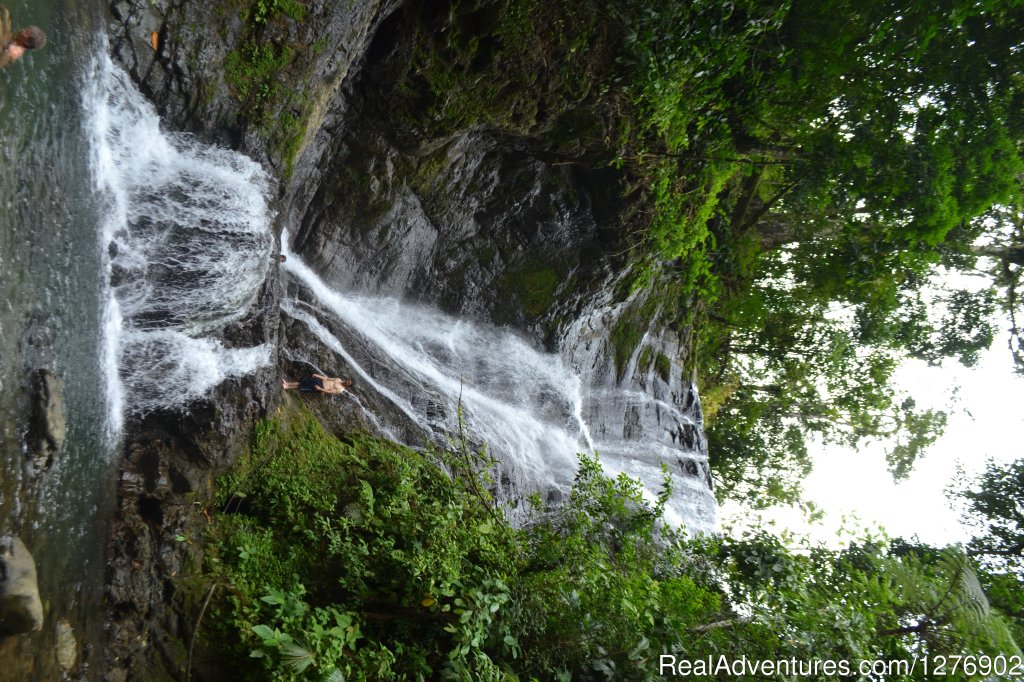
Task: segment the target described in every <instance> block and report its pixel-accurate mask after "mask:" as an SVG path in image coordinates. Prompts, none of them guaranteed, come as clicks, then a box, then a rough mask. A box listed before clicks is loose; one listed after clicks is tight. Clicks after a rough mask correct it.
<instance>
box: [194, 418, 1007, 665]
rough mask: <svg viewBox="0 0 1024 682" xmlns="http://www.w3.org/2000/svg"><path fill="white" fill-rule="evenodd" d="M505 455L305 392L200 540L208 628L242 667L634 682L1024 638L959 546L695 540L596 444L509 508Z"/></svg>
mask: <svg viewBox="0 0 1024 682" xmlns="http://www.w3.org/2000/svg"><path fill="white" fill-rule="evenodd" d="M492 464H493V462H491V461H490V460H489V459H488V458H487V457H486V456H484V455H482V454H480V453H473V452H471V451H469V450H468V449H467V448H466V447H465V446H464V445H460V444H458V443H456V444H454V445H453V447H452V448H451V449H450V450H446V451H443V452H442V451H438V452H437V453H435V454H432V455H423V454H421V453H417V452H414V451H412V450H409V449H407V448H404V447H401V446H398V445H395V444H392V443H388V442H386V441H380V440H376V439H372V438H368V437H365V436H347V437H345V438H343V439H340V440H339V439H336V438H334V437H333V436H330V435H329V434H327V433H326V432H324V431H323V429H322V428H321V426H320V425H319V424H318V423H317V422H316V420H315V419H313V418H312V416H311V415H309V414H308V413H306V412H294V413H291V414H290V415H284V416H283V417H282V419H281V421H276V422H265V423H263V424H261V425H260V426H259V428H258V429H257V432H256V436H255V443H254V447H253V450H252V454H251V456H249V457H248V458H246V459H244V460H243V461H241V462H240V463H239V465H238V467H237V468H236V470H235V471H234V472H233V473H232V474H231V475H229V476H228V477H226V478H225V479H223V480H222V481H221V483H220V486H219V490H220V498H219V501H218V507H219V508H220V510H221V511H220V512H219V513H217V514H216V516H215V519H214V521H215V523H214V526H213V529H212V537H211V542H212V547H211V550H212V551H211V552H209V556H208V559H207V568H206V575H207V579H208V580H209V581H210V582H211V583H212V584H214V585H217V586H219V593H218V594H219V596H218V597H217V599H216V601H215V602H214V606H213V609H214V611H215V613H213V615H212V617H208V618H207V620H206V622H207V623H211V625H208V626H204V627H209V628H215V629H216V631H215V632H210V633H207V635H206V638H207V640H208V641H210V643H209V646H211V647H213V648H214V649H216V651H217V653H218V656H217V658H218V659H219V660H221V661H222V662H223V663H224V664H225V665H227V666H230V669H231V672H232V679H250V680H306V679H308V680H321V679H329V680H343V679H344V680H361V679H410V680H413V679H438V678H444V679H463V680H479V679H491V680H500V679H506V680H516V679H522V680H528V679H541V680H547V679H638V680H639V679H657V678H659V677H660V676H661V674H662V673H663V672H664V670H662V669H661V668H660V667H659V666H660V664H661V663H662V659H661V657H662V655H665V656H674V657H676V659H677V660H682V659H686V660H701V659H705V658H706V657H708V656H711V657H714V658H716V659H717V657H719V656H721V655H724V656H726V658H727V659H734V658H736V656H737V655H738V654H740V653H741V654H744V655H746V656H747V657H748V658H749V659H751V660H781V659H790V658H796V659H799V660H822V659H833V660H848V661H850V662H851V665H857V663H858V662H859V661H860V660H870V659H876V658H886V659H890V660H897V661H900V660H902V661H909V660H910V658H911V657H913V656H915V655H922V654H924V653H930V654H938V653H946V654H958V653H973V654H982V653H987V654H997V653H1000V652H1002V653H1013V652H1016V651H1018V650H1017V648H1016V644H1015V643H1014V641H1013V638H1012V635H1011V633H1010V630H1009V628H1008V626H1007V624H1006V621H1005V620H1004V618H1003V616H1002V615H1000V614H999V613H998V612H997V610H996V609H994V608H992V607H991V606H990V604H989V600H988V598H987V596H986V593H985V591H984V590H983V589H982V585H983V584H984V585H986V586H990V585H995V583H994V582H993V580H992V579H990V578H988V574H987V573H984V572H982V573H981V575H982V576H983V581H982V582H979V578H978V577H977V574H976V572H975V568H974V565H973V564H972V562H971V561H970V560H969V558H968V557H967V556H966V555H964V554H963V552H961V551H960V550H958V549H955V548H948V549H944V550H935V549H931V548H921V547H913V546H909V545H906V544H901V543H897V544H894V545H893V546H892V547H886V546H885V545H881V544H878V543H864V544H861V545H853V546H851V547H849V548H848V549H846V550H843V551H839V552H836V551H830V550H826V549H823V548H820V547H809V546H797V547H796V548H794V549H790V548H788V547H786V546H784V545H783V544H782V543H781V542H780V541H779V540H778V539H776V538H773V537H771V536H769V535H764V534H760V535H753V536H749V537H744V538H739V539H729V538H699V539H687V538H685V537H684V536H681V535H679V534H678V533H677V532H675V531H673V530H672V529H670V528H668V527H666V526H664V525H663V523H662V522H661V505H662V504H663V503H664V501H665V499H667V495H669V494H671V493H670V491H669V490H668V489H666V490H665V491H664V492H663V495H662V497H661V498H660V500H659V501H658V503H657V504H656V505H655V506H654V507H651V506H650V505H649V504H647V503H645V502H644V501H643V498H642V496H641V494H640V489H639V487H638V484H637V483H636V482H634V481H631V480H630V479H628V478H625V477H620V478H618V479H610V478H608V477H606V476H604V475H603V473H602V472H601V467H600V465H599V463H598V461H597V460H596V459H594V458H590V457H581V460H580V469H579V473H578V475H577V477H576V480H575V483H574V485H573V488H572V491H571V494H570V495H569V497H568V499H567V500H565V501H564V502H562V503H561V504H559V505H557V506H547V505H544V504H542V503H541V502H540V501H539V500H538V499H533V500H531V501H529V503H528V504H527V505H526V507H527V508H526V511H525V513H526V516H525V517H522V516H520V519H521V520H522V521H523V523H522V524H521V525H518V524H517V525H515V526H514V525H511V524H510V523H509V522H508V521H507V519H506V516H505V513H506V511H508V510H506V509H502V508H500V507H498V506H497V505H496V502H495V500H494V499H493V498H492V497H491V496H490V494H489V493H488V492H487V486H488V485H489V477H488V471H489V467H490V466H491V465H492ZM442 467H443V468H442ZM446 472H447V473H446ZM521 513H522V511H521V512H520V514H521ZM1005 592H1006V594H1007V595H1010V597H1007V596H1000V598H1001V599H1003V602H1004V603H1007V604H1009V603H1011V602H1008V601H1007V599H1009V598H1011V597H1012V598H1017V599H1019V592H1020V590H1019V587H1018V588H1015V589H1014V588H1006V589H1005ZM734 654H735V655H734ZM740 679H749V678H748V677H741V678H740ZM901 679H925V678H924V677H921V676H920V675H917V676H914V677H906V678H901Z"/></svg>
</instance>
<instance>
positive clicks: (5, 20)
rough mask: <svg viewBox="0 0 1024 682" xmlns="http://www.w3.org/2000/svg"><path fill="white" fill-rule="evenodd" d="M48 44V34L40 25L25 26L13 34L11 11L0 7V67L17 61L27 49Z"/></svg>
mask: <svg viewBox="0 0 1024 682" xmlns="http://www.w3.org/2000/svg"><path fill="white" fill-rule="evenodd" d="M43 45H46V34H45V33H43V32H42V31H41V30H40V29H39V27H38V26H29V27H28V28H23V29H21V30H20V31H18V32H17V33H15V34H14V35H11V13H10V12H8V11H7V8H6V7H0V68H3V67H5V66H7V65H8V64H10V63H11V62H13V61H16V60H18V59H20V58H21V56H22V55H23V54H25V50H36V49H39V48H40V47H42V46H43Z"/></svg>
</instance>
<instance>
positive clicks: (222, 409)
mask: <svg viewBox="0 0 1024 682" xmlns="http://www.w3.org/2000/svg"><path fill="white" fill-rule="evenodd" d="M414 5H415V4H414ZM496 7H497V5H494V4H493V3H480V4H474V3H460V2H453V3H450V4H446V3H439V4H437V6H434V4H431V7H430V8H425V7H419V6H403V5H401V3H400V2H398V1H397V0H353V2H348V3H332V2H327V1H326V0H310V1H309V2H307V3H305V4H300V3H297V2H287V1H284V0H277V1H275V2H264V1H263V0H258V1H257V2H235V3H227V4H217V3H190V2H176V1H172V0H157V1H155V2H154V1H153V0H118V1H117V2H114V3H113V4H112V17H113V19H112V21H111V24H110V36H111V38H110V42H111V49H112V52H113V54H114V55H115V57H116V59H117V60H118V61H120V62H121V63H122V64H123V65H124V66H125V67H126V68H127V69H128V70H129V72H130V73H131V75H132V77H133V78H134V79H135V80H136V81H137V82H138V84H139V86H140V88H141V89H142V90H143V92H144V93H146V94H147V96H148V97H150V98H151V99H152V101H153V102H154V103H155V104H156V105H157V107H158V109H159V111H160V113H161V116H162V117H163V118H164V120H165V121H166V123H167V125H169V126H172V127H174V128H178V129H182V130H187V131H191V132H193V133H194V134H196V135H197V136H199V137H200V138H202V139H204V140H207V141H209V142H212V143H216V144H221V145H227V146H231V147H234V148H237V149H239V150H241V151H243V152H245V153H246V154H248V155H249V156H251V157H252V158H254V159H256V160H258V161H260V162H261V163H263V164H264V165H265V166H266V167H268V168H269V169H271V170H272V171H273V172H274V174H275V176H276V178H277V180H278V184H277V186H276V188H275V190H274V191H275V192H276V197H275V208H276V211H277V232H278V234H280V233H281V231H282V230H284V229H287V230H288V231H289V232H290V234H291V235H293V236H294V240H293V244H292V249H293V250H294V252H295V253H296V254H298V255H300V256H301V258H302V259H303V261H305V262H307V263H309V264H311V266H312V267H313V268H314V269H315V270H316V271H317V272H318V274H319V275H320V276H321V277H322V278H323V279H324V281H326V282H327V283H329V284H330V285H331V286H332V287H334V288H336V289H338V290H341V291H356V292H363V293H368V294H374V295H381V296H393V297H399V298H405V299H411V300H415V301H417V302H421V303H425V304H429V305H433V306H438V307H440V308H441V309H443V310H444V311H446V312H448V313H452V314H455V315H458V316H460V317H463V318H468V319H472V320H475V321H479V322H484V323H487V324H492V325H497V326H504V327H509V328H512V329H515V330H517V331H518V332H519V333H521V334H523V335H525V336H526V337H527V338H528V339H530V340H531V342H532V343H533V344H535V345H536V346H538V347H543V348H545V349H547V350H549V351H552V352H558V353H561V354H562V357H563V358H564V359H565V361H566V362H567V363H568V364H569V365H571V366H572V368H573V369H574V370H576V371H577V372H578V373H580V374H581V376H583V377H584V382H585V384H586V386H585V389H586V390H585V393H586V394H587V396H588V398H587V401H586V404H585V405H584V408H583V409H584V411H585V413H586V417H587V418H588V421H590V423H592V424H593V425H595V429H596V430H597V431H598V432H599V434H598V435H600V434H605V433H607V434H614V436H615V438H616V439H621V440H623V441H626V442H640V441H641V440H644V439H646V440H648V441H651V442H654V443H656V444H657V445H658V446H659V447H660V446H664V448H665V449H666V450H665V451H666V452H669V453H677V454H676V455H670V456H669V457H668V460H669V463H670V464H672V465H673V466H674V468H675V470H676V472H677V473H678V474H680V475H681V476H682V477H684V478H685V479H686V480H687V481H689V482H691V484H690V486H689V488H688V489H687V490H688V492H686V493H685V494H687V495H691V496H692V497H693V498H694V504H693V509H694V512H693V513H694V514H696V515H697V516H698V517H699V516H701V515H703V517H702V518H701V519H700V521H701V523H703V524H705V525H708V524H711V525H713V523H714V518H713V517H714V509H713V503H709V502H708V499H709V498H710V493H709V490H710V475H709V472H708V470H707V463H706V462H707V458H706V454H705V442H704V437H703V433H702V431H701V421H702V420H701V412H700V405H699V400H698V399H697V395H696V390H695V388H694V387H693V385H692V384H691V383H690V382H689V380H688V377H687V376H685V375H684V371H683V369H682V365H681V363H682V359H683V357H684V355H685V350H686V347H687V344H688V343H689V339H688V334H687V331H686V330H673V329H667V328H651V327H652V323H653V321H654V320H655V319H656V317H657V306H656V304H654V303H652V302H651V301H649V300H648V297H647V296H646V295H645V294H644V293H643V291H640V292H637V291H636V290H635V282H634V281H633V280H632V279H630V277H629V276H628V275H629V272H630V264H629V261H628V257H627V256H626V255H625V254H627V253H628V252H629V249H630V246H631V240H632V239H633V237H632V235H631V228H630V226H631V224H632V222H633V221H635V220H636V219H637V218H636V215H635V210H636V206H635V201H633V197H632V192H633V190H632V188H631V185H630V179H629V178H628V177H625V176H624V175H623V174H622V173H620V172H618V171H616V170H614V169H612V168H611V167H610V166H609V165H608V163H607V162H608V161H609V159H607V158H603V157H601V155H600V154H595V152H594V150H593V149H592V148H590V147H588V145H587V143H586V140H585V139H584V138H583V136H581V135H579V134H578V131H579V130H582V129H584V128H585V129H587V130H588V131H589V132H588V137H594V136H596V137H600V128H601V126H602V121H601V117H600V116H599V115H597V114H595V110H594V108H593V106H592V105H593V97H592V96H591V95H589V94H587V93H583V92H581V93H577V94H574V95H573V96H566V95H565V94H564V93H565V92H566V91H569V90H571V89H572V88H571V87H570V85H569V84H566V83H563V82H561V81H560V80H559V78H558V77H557V76H556V75H552V74H557V73H558V70H557V68H556V66H554V65H552V66H551V67H550V69H549V72H544V71H543V70H540V71H539V72H538V73H540V77H538V78H537V79H536V80H535V81H534V82H533V83H532V86H531V87H532V88H533V89H532V91H531V90H529V89H527V91H518V90H516V91H514V92H513V91H512V90H511V87H512V85H513V82H512V80H510V81H509V82H507V83H505V84H504V85H501V86H500V87H497V88H496V89H495V90H494V91H493V92H492V95H491V100H490V101H487V102H484V103H483V105H481V106H480V107H476V108H474V104H473V102H472V101H469V100H465V99H463V100H459V98H458V97H456V96H455V95H454V94H453V95H452V96H451V97H447V96H445V95H444V90H443V87H442V86H443V84H444V83H445V82H446V81H445V79H446V78H448V77H449V76H450V75H451V74H450V73H449V71H451V69H455V71H456V72H458V73H460V74H462V75H461V76H459V78H466V77H472V78H475V79H476V82H480V80H481V79H484V78H492V79H493V78H496V75H495V74H500V73H502V72H503V71H508V70H515V69H519V72H522V65H521V64H515V65H512V64H506V63H504V62H503V59H505V58H506V57H503V54H504V53H503V52H502V50H501V49H500V45H499V44H498V41H497V40H496V39H495V38H494V36H493V35H492V34H494V33H495V32H499V31H507V30H508V27H504V28H502V26H503V25H502V24H501V21H502V19H500V18H499V17H498V15H497V13H496V12H497V10H496ZM437 35H449V36H451V35H457V36H458V37H457V40H456V42H457V43H458V45H461V46H462V48H464V49H462V48H459V49H461V51H459V52H458V54H455V55H454V56H452V59H451V61H450V63H448V64H447V65H445V64H443V63H439V61H438V60H439V58H440V59H442V61H443V59H444V51H445V50H451V49H456V48H458V45H456V48H453V47H452V44H450V43H449V44H447V45H446V46H443V47H442V46H439V45H438V44H435V43H434V42H432V41H433V38H432V36H437ZM506 40H507V36H506ZM439 55H440V57H439ZM547 61H548V59H547V57H546V56H545V55H537V56H536V63H537V64H544V63H547ZM545 74H546V75H545ZM452 88H453V89H454V90H457V89H458V83H452ZM506 101H507V106H505V104H504V102H506ZM278 274H279V273H278V272H277V271H276V269H275V270H274V271H273V273H272V275H271V277H270V279H269V280H268V281H267V282H266V284H265V286H264V289H263V292H262V294H261V297H260V300H259V302H258V303H257V305H256V306H255V307H254V309H253V311H252V313H251V314H250V316H249V317H248V318H247V319H246V320H244V321H243V322H241V323H239V324H238V325H236V326H235V327H234V328H233V329H232V330H231V331H230V332H229V334H228V338H227V339H226V341H227V342H228V343H231V342H232V337H233V338H234V341H236V342H238V343H240V344H243V345H253V344H256V343H263V342H267V341H269V342H272V343H275V344H277V345H278V347H279V348H282V349H283V353H282V358H281V363H280V365H281V366H283V367H284V368H285V370H286V371H289V372H291V371H297V370H298V369H300V368H299V367H297V366H295V365H294V364H290V363H289V361H288V358H290V357H292V355H291V354H290V353H289V352H288V351H289V349H302V351H303V353H304V356H305V357H306V358H307V359H312V360H314V361H316V362H317V363H319V365H320V366H331V367H336V368H340V369H341V370H344V368H345V367H346V361H345V359H344V358H342V357H340V356H339V355H338V354H337V353H334V352H332V351H331V350H330V349H329V348H325V347H324V346H323V345H322V344H319V343H317V341H316V339H314V338H312V337H311V336H310V335H309V332H308V330H307V329H306V328H305V327H304V326H303V325H301V324H297V323H296V322H295V321H294V320H292V319H290V318H288V317H287V316H285V317H284V318H283V319H282V318H279V316H278V312H277V311H278V302H279V300H280V297H281V295H282V291H281V286H280V279H279V277H278ZM292 293H293V295H295V296H296V297H299V298H301V297H302V296H303V295H304V294H303V293H302V292H301V291H300V290H298V288H297V289H296V291H295V292H292ZM311 303H314V302H312V301H311ZM339 333H343V330H342V331H339ZM277 371H278V369H277V368H273V369H269V370H267V371H264V372H262V373H259V374H258V375H256V376H253V377H249V378H246V379H244V380H231V381H229V382H227V383H225V384H224V385H222V386H220V387H219V388H218V390H217V391H216V394H215V395H214V396H211V397H210V399H209V400H207V401H204V402H203V403H201V404H197V405H193V406H192V407H191V409H190V410H189V411H188V412H187V414H153V415H150V416H149V417H147V418H145V419H144V420H142V421H137V422H136V423H133V424H129V425H128V427H127V433H128V434H129V435H128V438H127V442H126V445H125V448H124V461H123V464H122V473H121V476H120V483H119V510H118V513H117V518H116V520H115V523H114V526H113V529H112V532H111V540H110V550H109V552H110V569H109V577H108V602H109V603H108V606H109V614H108V618H109V619H110V628H109V633H110V638H109V641H108V645H107V658H106V664H105V669H106V671H107V672H105V679H111V680H121V679H146V680H159V679H178V678H180V677H181V676H182V674H183V671H184V670H185V669H186V668H187V667H188V666H189V664H190V652H189V651H188V644H187V642H188V641H189V637H190V633H191V631H192V629H193V625H194V623H193V621H192V619H193V618H194V617H195V615H196V613H197V612H198V610H199V609H198V607H199V604H197V603H189V604H185V603H184V601H183V600H185V599H186V598H189V597H188V591H187V590H182V589H181V585H180V584H179V582H178V576H180V575H181V574H182V573H183V572H185V571H186V570H187V567H188V565H189V562H192V561H196V560H198V556H197V552H198V549H197V548H198V546H199V543H198V542H197V543H195V544H192V541H193V540H198V536H199V534H200V533H201V529H202V525H203V523H205V521H204V518H203V516H202V514H201V509H202V507H201V505H195V504H193V502H195V501H197V500H202V499H204V496H205V493H206V492H208V491H209V489H210V486H211V484H212V479H213V477H214V476H215V475H216V474H218V473H220V472H222V471H223V470H224V469H225V467H227V466H228V465H229V464H230V462H231V461H232V460H233V458H234V457H235V456H236V455H237V453H238V452H239V451H240V450H241V449H243V448H245V447H246V443H247V437H248V433H249V432H250V427H251V425H252V423H253V421H254V420H255V419H257V418H258V417H259V416H261V415H263V414H265V413H266V412H267V411H268V410H269V409H271V408H272V407H273V405H274V403H275V395H276V385H277V383H276V382H277V379H278V377H277ZM370 393H371V392H370V391H367V399H366V403H364V405H363V409H361V408H360V407H359V406H358V405H356V404H354V403H352V404H346V405H347V408H346V409H345V410H343V411H341V412H339V411H337V410H335V411H334V412H332V413H331V414H330V415H328V414H323V415H322V416H323V417H324V418H325V420H327V421H330V422H331V423H332V425H333V426H334V428H336V429H344V428H353V427H356V428H371V429H372V428H375V426H374V424H379V415H378V417H374V418H372V419H370V418H369V417H368V414H367V412H376V411H377V410H380V411H381V412H384V413H386V406H385V405H384V403H385V402H386V401H385V400H383V399H382V398H380V396H376V397H374V396H372V395H370ZM367 408H368V409H367ZM364 410H366V411H364ZM384 418H385V419H387V417H384ZM391 421H392V424H391V425H390V428H389V429H388V432H390V433H397V434H400V435H401V436H402V437H403V438H404V439H406V440H408V441H410V442H415V441H416V440H417V439H421V438H422V437H423V434H422V433H418V432H416V429H415V428H413V427H411V426H410V425H408V424H401V423H399V422H401V419H400V417H399V416H395V418H394V419H392V420H391ZM673 459H674V461H672V460H673ZM192 592H193V593H194V592H195V590H193V591H192ZM191 598H192V599H193V600H194V599H195V597H194V595H193V596H192V597H191ZM186 613H187V615H186Z"/></svg>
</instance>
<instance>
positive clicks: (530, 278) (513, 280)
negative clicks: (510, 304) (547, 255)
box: [505, 267, 559, 317]
mask: <svg viewBox="0 0 1024 682" xmlns="http://www.w3.org/2000/svg"><path fill="white" fill-rule="evenodd" d="M558 281H559V276H558V273H557V272H556V271H555V269H554V268H552V267H545V268H539V269H535V270H521V271H518V272H512V273H507V274H506V275H505V283H506V285H507V286H508V288H509V289H511V290H512V293H513V295H514V296H515V297H516V298H517V299H519V303H520V305H521V306H522V309H523V312H524V313H525V314H526V315H527V316H528V317H538V316H540V315H541V314H543V313H544V312H545V311H547V309H548V308H550V307H551V304H552V303H553V302H554V297H555V291H556V290H557V289H558Z"/></svg>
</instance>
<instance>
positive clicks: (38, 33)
mask: <svg viewBox="0 0 1024 682" xmlns="http://www.w3.org/2000/svg"><path fill="white" fill-rule="evenodd" d="M11 42H12V43H14V44H15V45H17V46H18V47H23V48H25V49H26V50H38V49H39V48H40V47H42V46H44V45H46V34H45V33H43V31H42V30H41V29H40V28H39V27H38V26H29V27H28V28H23V29H21V30H20V31H18V32H17V33H15V34H14V37H13V38H11Z"/></svg>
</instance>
